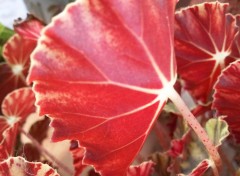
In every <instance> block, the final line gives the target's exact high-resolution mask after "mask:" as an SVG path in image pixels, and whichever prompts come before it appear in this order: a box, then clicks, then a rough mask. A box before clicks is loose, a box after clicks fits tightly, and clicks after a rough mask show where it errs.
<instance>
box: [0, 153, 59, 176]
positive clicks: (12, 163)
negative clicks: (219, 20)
mask: <svg viewBox="0 0 240 176" xmlns="http://www.w3.org/2000/svg"><path fill="white" fill-rule="evenodd" d="M0 175H6V176H16V175H35V176H59V174H58V173H57V172H56V171H55V170H54V169H53V168H51V167H50V166H48V165H47V164H42V163H40V162H28V161H26V160H25V159H24V158H22V157H9V158H8V159H7V160H5V161H2V162H1V163H0Z"/></svg>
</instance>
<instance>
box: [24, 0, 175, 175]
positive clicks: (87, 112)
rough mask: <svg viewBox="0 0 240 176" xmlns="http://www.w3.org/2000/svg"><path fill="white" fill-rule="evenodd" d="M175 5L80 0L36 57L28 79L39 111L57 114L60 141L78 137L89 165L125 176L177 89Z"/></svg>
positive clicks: (157, 0)
mask: <svg viewBox="0 0 240 176" xmlns="http://www.w3.org/2000/svg"><path fill="white" fill-rule="evenodd" d="M174 7H175V0H169V1H165V0H147V1H146V0H140V1H139V0H131V1H122V0H115V1H112V0H106V1H100V0H95V1H90V0H77V1H76V2H74V3H72V4H71V5H69V6H68V7H67V8H66V9H65V10H64V12H62V13H61V14H60V15H58V16H57V17H55V18H54V20H53V21H52V23H51V24H50V25H49V26H48V27H46V28H45V29H44V31H43V36H41V37H40V41H39V45H38V46H37V49H36V50H35V52H34V53H33V55H32V62H31V69H30V75H29V79H28V80H29V82H33V89H34V91H35V94H36V98H37V105H38V106H39V109H40V113H41V114H47V115H49V117H51V118H52V123H51V125H52V126H53V127H54V129H55V131H54V135H53V140H54V141H59V140H64V139H70V140H72V139H73V140H79V141H80V145H81V146H82V147H85V148H86V153H85V157H84V159H83V162H84V164H90V165H93V166H94V167H95V169H96V170H97V171H98V172H100V173H101V174H102V175H114V176H118V175H119V176H123V175H126V172H127V169H128V167H129V165H130V164H131V163H132V161H133V160H134V157H135V156H136V154H137V153H138V151H139V150H140V149H141V146H142V145H143V142H144V141H145V139H146V137H147V135H148V133H149V131H150V129H151V127H152V125H153V123H154V122H155V120H156V118H157V117H158V115H159V113H160V111H161V109H162V107H163V105H164V104H165V102H166V100H167V98H168V94H169V91H170V90H171V89H172V87H173V84H174V82H175V80H176V73H175V70H176V67H175V60H174V53H173V15H174ZM149 9H151V10H149ZM70 31H71V32H70ZM169 88H170V90H169Z"/></svg>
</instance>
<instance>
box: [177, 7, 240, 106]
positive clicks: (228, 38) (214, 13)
mask: <svg viewBox="0 0 240 176" xmlns="http://www.w3.org/2000/svg"><path fill="white" fill-rule="evenodd" d="M226 9H227V4H222V3H219V2H214V3H203V4H199V5H196V6H192V7H189V8H186V9H184V10H181V11H179V12H177V13H176V15H175V21H176V23H175V50H176V58H177V64H178V73H179V74H180V76H181V78H182V79H183V80H184V86H185V88H186V89H187V90H189V91H190V92H191V93H192V95H193V96H194V97H195V98H196V100H199V101H201V102H203V103H207V102H208V101H209V98H210V96H211V93H212V88H213V85H214V83H215V82H216V79H217V77H218V76H219V74H220V72H221V69H223V68H224V67H225V66H226V65H228V64H229V63H230V62H232V61H233V60H234V59H233V58H230V57H228V56H229V55H230V53H231V46H232V43H233V40H234V37H235V36H236V33H237V31H238V30H237V28H236V20H235V18H234V17H233V16H232V15H230V14H228V15H226Z"/></svg>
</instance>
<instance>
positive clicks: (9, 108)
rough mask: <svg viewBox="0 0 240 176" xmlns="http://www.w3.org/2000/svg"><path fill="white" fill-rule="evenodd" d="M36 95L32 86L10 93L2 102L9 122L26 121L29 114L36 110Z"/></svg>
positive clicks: (3, 110)
mask: <svg viewBox="0 0 240 176" xmlns="http://www.w3.org/2000/svg"><path fill="white" fill-rule="evenodd" d="M34 103H35V96H34V94H33V91H32V89H31V87H25V88H20V89H17V90H15V91H13V92H11V93H9V94H8V95H7V96H6V97H5V99H4V100H3V103H2V112H3V114H4V115H5V117H6V119H7V121H8V124H9V125H11V124H13V123H15V122H17V121H21V122H22V121H24V120H25V118H26V117H27V116H29V115H30V114H31V113H33V112H35V111H36V108H35V106H34Z"/></svg>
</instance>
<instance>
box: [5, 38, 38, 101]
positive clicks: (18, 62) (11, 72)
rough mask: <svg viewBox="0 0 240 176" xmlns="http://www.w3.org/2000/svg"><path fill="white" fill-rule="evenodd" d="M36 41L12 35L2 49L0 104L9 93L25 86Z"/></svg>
mask: <svg viewBox="0 0 240 176" xmlns="http://www.w3.org/2000/svg"><path fill="white" fill-rule="evenodd" d="M35 46H36V41H32V40H26V39H23V38H22V37H20V36H19V35H18V34H15V35H13V36H12V37H11V38H10V39H9V40H8V42H7V43H6V44H5V45H4V47H3V56H4V58H5V60H6V63H3V64H0V90H1V91H0V104H1V102H2V100H3V99H4V97H5V96H6V95H7V94H8V93H9V92H11V91H13V90H15V89H17V88H20V87H25V86H26V76H27V74H28V69H29V65H30V54H31V53H32V51H33V49H34V48H35Z"/></svg>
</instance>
